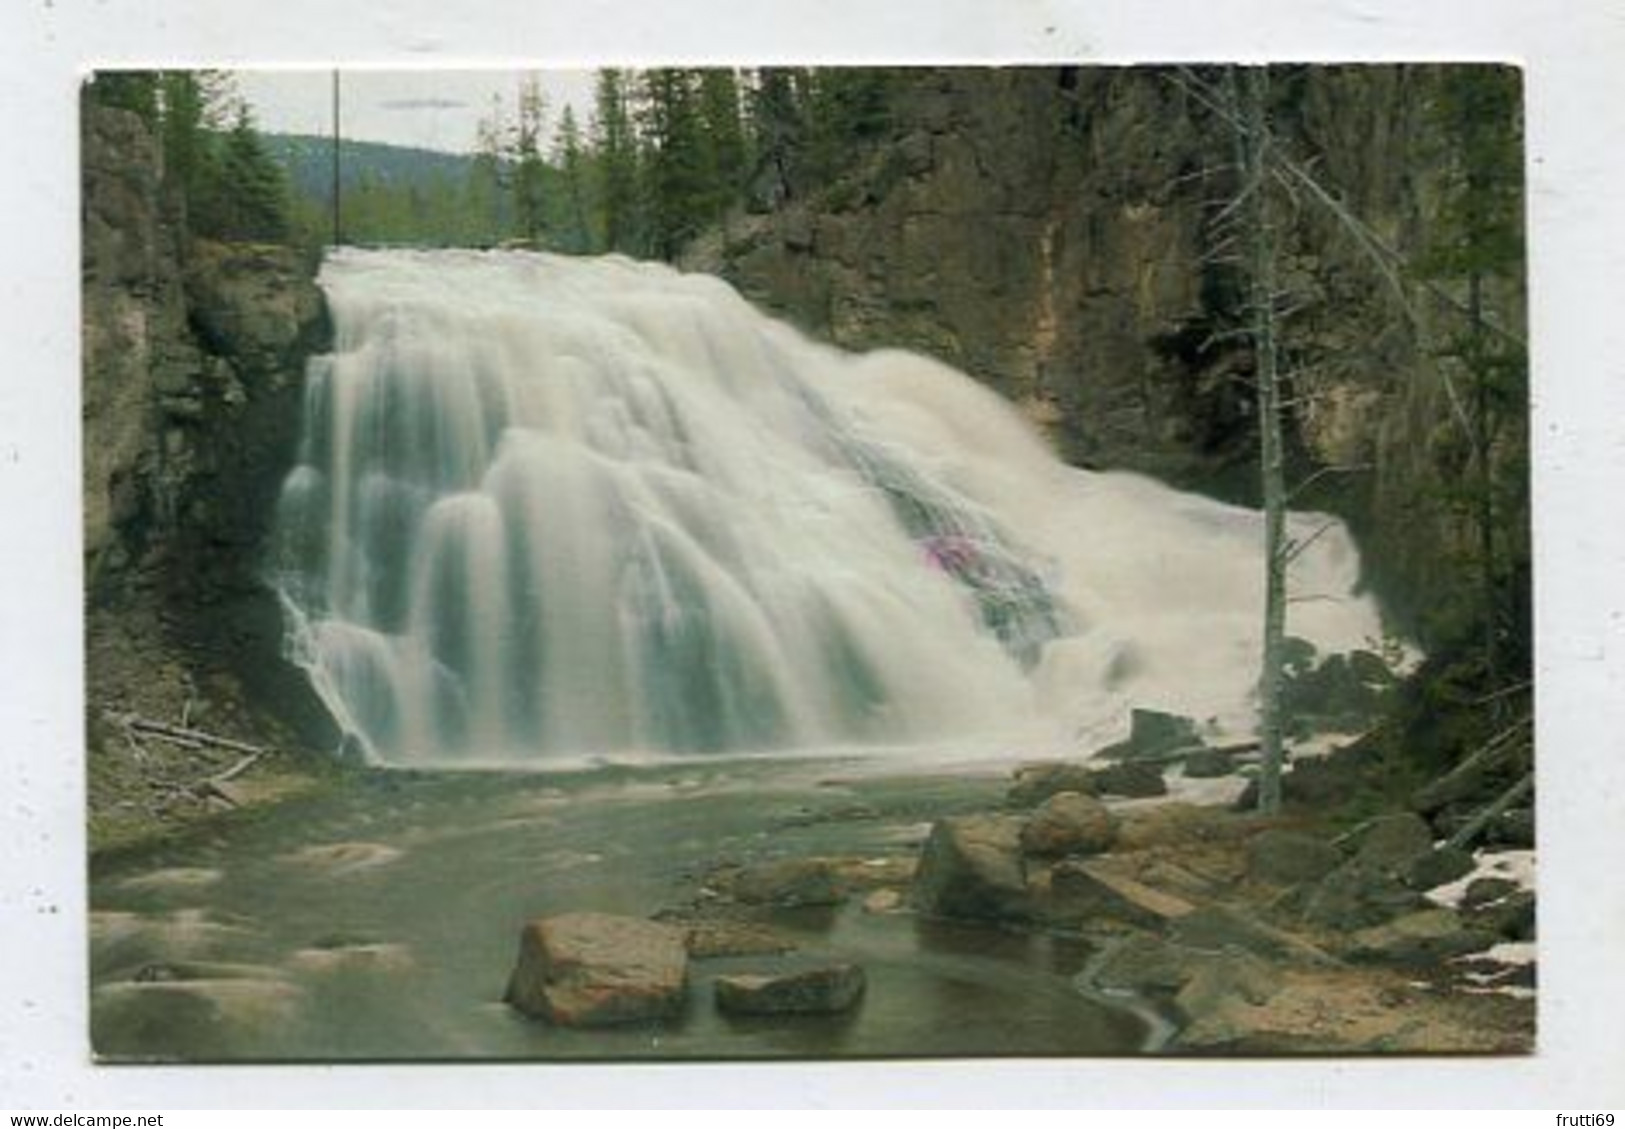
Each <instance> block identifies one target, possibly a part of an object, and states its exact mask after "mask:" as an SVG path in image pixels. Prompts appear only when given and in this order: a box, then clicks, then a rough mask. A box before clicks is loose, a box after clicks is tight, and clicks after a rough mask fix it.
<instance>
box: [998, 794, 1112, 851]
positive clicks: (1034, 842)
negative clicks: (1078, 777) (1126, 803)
mask: <svg viewBox="0 0 1625 1129" xmlns="http://www.w3.org/2000/svg"><path fill="white" fill-rule="evenodd" d="M1116 838H1117V817H1116V816H1114V815H1113V814H1112V813H1111V811H1110V809H1108V808H1107V807H1106V805H1105V804H1103V803H1101V802H1100V801H1099V800H1097V799H1095V798H1094V797H1093V796H1086V795H1084V794H1083V793H1081V792H1057V793H1056V794H1055V795H1053V796H1051V797H1050V798H1049V799H1047V800H1045V801H1044V802H1043V803H1042V804H1040V805H1039V807H1038V810H1037V811H1035V812H1033V815H1032V818H1031V819H1029V820H1028V821H1027V823H1026V825H1025V826H1024V827H1022V829H1021V849H1022V850H1023V851H1025V852H1027V853H1028V854H1030V855H1039V856H1041V857H1045V858H1055V857H1058V856H1060V855H1097V854H1099V853H1100V852H1102V851H1105V850H1109V849H1110V848H1111V845H1112V842H1113V840H1115V839H1116Z"/></svg>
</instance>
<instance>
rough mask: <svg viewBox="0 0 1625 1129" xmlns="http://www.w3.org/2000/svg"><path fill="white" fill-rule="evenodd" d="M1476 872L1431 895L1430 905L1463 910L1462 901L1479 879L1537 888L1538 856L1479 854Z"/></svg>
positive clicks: (1530, 853)
mask: <svg viewBox="0 0 1625 1129" xmlns="http://www.w3.org/2000/svg"><path fill="white" fill-rule="evenodd" d="M1473 861H1474V863H1476V864H1477V865H1475V866H1474V867H1473V869H1472V871H1471V872H1470V873H1468V874H1466V875H1464V876H1463V877H1461V878H1458V879H1456V880H1455V881H1454V882H1450V883H1446V884H1445V885H1443V886H1436V887H1434V888H1433V889H1431V890H1429V891H1428V892H1427V899H1428V901H1430V902H1432V903H1433V904H1434V905H1439V906H1445V907H1447V908H1449V909H1460V908H1461V899H1462V897H1463V896H1464V895H1465V894H1466V893H1467V887H1468V886H1470V885H1471V884H1472V882H1473V880H1474V879H1475V878H1510V879H1511V880H1512V881H1514V882H1516V883H1517V884H1518V888H1519V889H1520V890H1533V889H1534V888H1535V852H1534V851H1532V850H1521V851H1476V852H1474V854H1473Z"/></svg>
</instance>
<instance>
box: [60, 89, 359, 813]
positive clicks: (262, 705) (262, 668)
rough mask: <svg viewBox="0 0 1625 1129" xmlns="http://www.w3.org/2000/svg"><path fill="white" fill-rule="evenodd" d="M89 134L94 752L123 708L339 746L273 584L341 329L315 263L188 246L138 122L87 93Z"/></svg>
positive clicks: (88, 458)
mask: <svg viewBox="0 0 1625 1129" xmlns="http://www.w3.org/2000/svg"><path fill="white" fill-rule="evenodd" d="M82 144H83V161H84V165H83V169H84V180H83V184H84V197H83V224H84V226H83V231H84V242H83V349H84V370H83V424H84V430H83V465H84V531H85V544H84V551H85V576H86V618H87V645H88V650H89V654H88V660H89V661H88V676H89V683H88V697H89V702H88V708H89V712H90V719H89V720H90V724H91V745H92V748H93V752H94V750H95V749H96V748H98V747H99V746H100V745H101V744H104V743H105V738H106V736H107V734H106V732H105V729H104V722H105V716H104V711H110V710H111V711H125V710H134V711H137V712H140V713H142V714H144V715H146V716H150V717H154V718H158V719H160V720H166V721H173V720H176V719H177V717H178V716H179V715H180V714H181V713H183V712H185V713H186V715H187V717H188V719H189V720H190V721H191V722H192V723H194V724H197V725H204V726H206V727H208V728H210V729H211V730H214V731H217V732H220V733H232V732H240V733H242V734H243V735H245V736H248V737H249V738H250V739H252V740H255V741H265V740H268V739H269V740H272V741H277V740H284V741H287V742H289V743H309V742H312V741H321V740H323V739H325V738H324V734H325V732H326V729H325V726H326V724H327V723H326V719H325V713H324V712H323V711H322V710H321V707H320V706H319V705H318V704H317V703H316V701H315V699H314V696H313V695H312V694H311V693H310V691H309V689H308V688H307V687H306V685H305V682H304V679H303V678H302V676H300V675H298V673H297V672H295V671H294V670H293V669H292V668H291V667H289V666H288V665H287V664H286V663H284V662H282V660H281V658H280V655H281V639H282V624H281V615H280V609H279V608H278V606H277V603H276V599H275V597H274V595H273V594H272V593H271V592H270V591H269V590H268V589H267V588H266V587H265V585H264V584H263V583H262V581H261V576H260V565H261V561H262V551H263V546H264V541H265V537H266V535H267V533H268V527H269V523H270V521H271V518H272V515H273V513H274V510H275V500H276V495H277V491H278V489H279V486H280V483H281V479H282V476H283V475H284V474H285V472H286V468H287V467H288V466H289V465H291V462H292V458H293V453H294V444H295V443H296V441H297V438H298V428H299V417H300V407H301V396H302V393H301V388H302V373H303V368H304V359H305V357H306V356H307V355H309V354H310V353H311V352H312V351H315V350H318V349H320V348H323V347H325V345H324V342H325V338H326V335H327V332H328V330H327V326H326V316H325V307H324V305H323V301H322V297H321V293H320V291H319V290H318V289H317V288H316V286H315V284H314V282H313V279H312V270H311V265H310V264H309V263H307V262H305V261H303V260H302V259H301V257H300V256H299V255H298V254H297V253H296V252H294V251H292V250H290V249H288V248H282V247H270V246H257V245H230V246H225V245H214V244H207V243H197V242H192V241H190V240H188V239H186V238H185V237H184V235H183V234H182V233H183V232H184V225H183V223H182V222H180V220H179V211H180V205H179V202H178V201H176V200H174V199H173V198H171V197H169V196H168V195H167V194H166V192H165V189H164V182H163V176H162V168H161V155H160V152H159V150H158V147H157V146H156V144H155V143H154V141H153V138H152V137H151V135H150V133H149V131H148V129H147V127H146V126H145V124H144V123H143V122H142V121H141V120H140V119H139V118H137V117H136V116H135V115H133V114H129V113H125V112H123V111H119V110H112V109H106V108H103V107H98V106H96V105H94V104H92V103H89V102H88V101H87V104H86V108H85V115H84V119H83V137H82ZM93 763H94V762H93ZM94 777H95V774H94V773H93V791H94V783H95V780H94Z"/></svg>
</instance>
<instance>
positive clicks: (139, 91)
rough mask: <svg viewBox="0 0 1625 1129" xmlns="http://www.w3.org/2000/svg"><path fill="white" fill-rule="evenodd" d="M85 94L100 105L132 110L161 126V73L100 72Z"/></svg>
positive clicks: (149, 122)
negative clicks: (159, 74)
mask: <svg viewBox="0 0 1625 1129" xmlns="http://www.w3.org/2000/svg"><path fill="white" fill-rule="evenodd" d="M85 94H86V97H88V98H91V99H93V100H94V101H95V102H96V103H97V104H98V105H102V106H109V107H112V108H113V109H117V110H129V111H130V112H131V113H133V114H135V115H137V116H138V117H140V118H141V120H143V121H145V122H146V123H147V124H148V125H149V126H156V125H157V124H158V72H157V71H99V72H97V73H96V74H95V75H93V76H92V77H91V80H90V82H89V83H88V84H87V85H86V86H85Z"/></svg>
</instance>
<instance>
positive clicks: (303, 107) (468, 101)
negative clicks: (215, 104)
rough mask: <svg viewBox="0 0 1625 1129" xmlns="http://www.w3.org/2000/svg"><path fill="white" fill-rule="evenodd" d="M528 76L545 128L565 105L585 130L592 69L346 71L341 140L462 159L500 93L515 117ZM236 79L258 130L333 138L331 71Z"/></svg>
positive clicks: (251, 73) (251, 75)
mask: <svg viewBox="0 0 1625 1129" xmlns="http://www.w3.org/2000/svg"><path fill="white" fill-rule="evenodd" d="M526 74H534V75H536V77H537V78H538V79H539V80H540V82H541V86H542V91H543V94H544V95H545V96H546V98H547V103H548V120H549V123H550V124H551V123H555V122H557V120H558V116H559V114H560V113H562V112H563V109H564V106H565V105H566V104H569V105H572V106H574V107H575V113H576V117H577V119H578V120H579V121H580V122H581V123H582V125H583V126H585V125H586V122H587V117H588V114H589V112H590V109H591V106H592V84H593V72H592V71H589V70H579V71H513V70H475V71H448V70H418V71H396V70H390V71H386V70H351V71H343V72H341V73H340V76H339V84H340V99H339V101H340V107H341V108H340V117H341V125H342V130H343V134H344V136H345V137H347V138H350V139H351V140H355V141H383V142H388V143H390V144H393V145H410V146H415V147H418V148H423V149H439V150H444V151H447V152H453V153H466V152H469V151H471V150H472V149H473V147H474V137H475V126H476V125H477V124H478V122H479V120H480V118H482V117H487V116H489V115H490V112H491V100H492V98H493V97H496V96H498V95H500V96H501V98H502V104H503V106H504V109H505V112H507V113H509V114H511V113H512V112H513V107H514V103H515V101H516V97H517V94H518V91H519V84H520V81H521V80H522V79H523V78H524V76H525V75H526ZM235 77H236V83H237V88H238V90H239V91H240V92H241V93H242V95H243V97H244V98H246V99H247V101H248V103H249V105H250V106H251V107H253V110H254V118H255V121H256V122H257V123H258V125H259V127H260V128H261V129H262V130H266V131H267V132H271V133H310V134H320V135H324V136H325V135H327V134H330V133H331V132H332V82H333V72H332V71H327V70H320V71H311V70H285V71H269V70H267V71H237V72H235Z"/></svg>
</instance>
